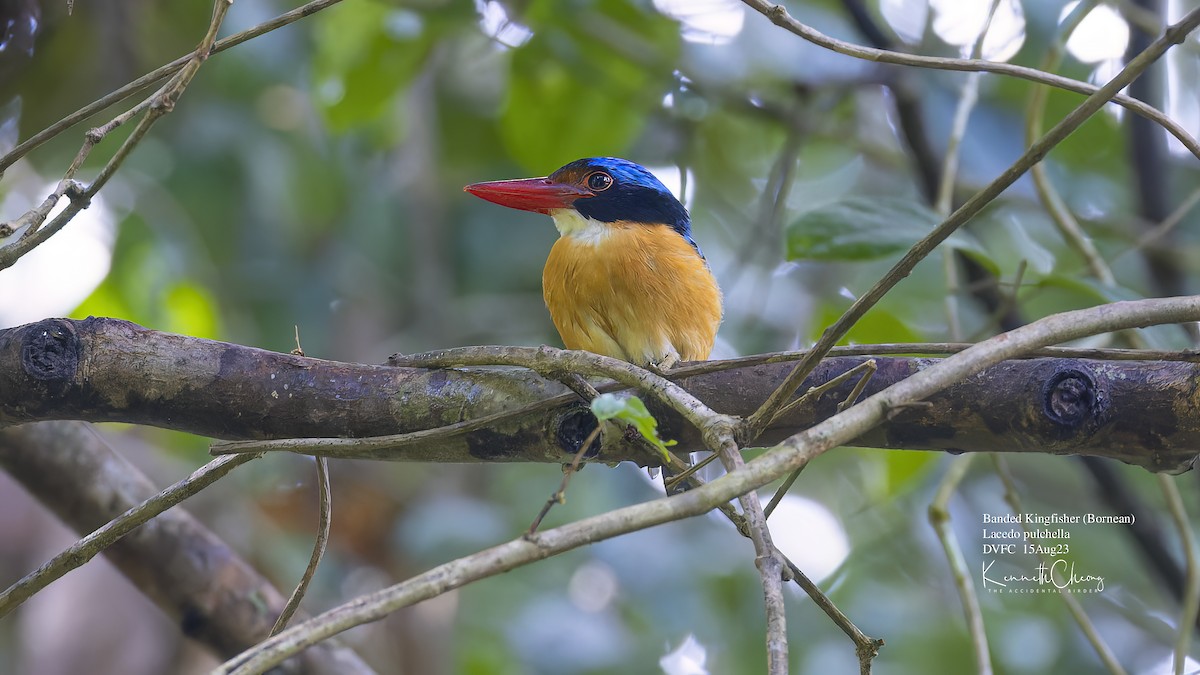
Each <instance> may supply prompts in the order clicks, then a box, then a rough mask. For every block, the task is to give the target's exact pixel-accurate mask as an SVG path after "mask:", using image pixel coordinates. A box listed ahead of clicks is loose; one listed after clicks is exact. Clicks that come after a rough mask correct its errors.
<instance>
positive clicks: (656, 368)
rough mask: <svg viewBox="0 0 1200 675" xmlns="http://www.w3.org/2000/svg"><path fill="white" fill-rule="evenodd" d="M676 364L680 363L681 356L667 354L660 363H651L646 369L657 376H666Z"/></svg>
mask: <svg viewBox="0 0 1200 675" xmlns="http://www.w3.org/2000/svg"><path fill="white" fill-rule="evenodd" d="M676 363H679V355H678V354H667V355H666V356H664V357H663V358H661V359H659V360H658V361H651V362H650V363H648V364H646V369H647V370H649V371H650V372H652V373H654V374H656V375H663V376H666V374H667V371H669V370H671V369H672V368H674V367H675V364H676Z"/></svg>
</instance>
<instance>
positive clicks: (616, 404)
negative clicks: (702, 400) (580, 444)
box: [592, 394, 675, 460]
mask: <svg viewBox="0 0 1200 675" xmlns="http://www.w3.org/2000/svg"><path fill="white" fill-rule="evenodd" d="M592 414H593V415H595V416H596V419H598V420H601V421H603V420H611V419H614V418H615V419H619V420H621V421H622V422H627V423H629V424H632V425H633V427H634V428H635V429H637V430H638V433H640V434H641V435H642V437H643V438H645V439H646V440H647V441H650V443H652V444H653V445H654V447H656V448H658V451H659V452H661V453H662V456H663V459H664V460H666V459H668V458H669V457H668V455H667V448H669V447H670V446H672V445H675V441H664V440H662V439H661V438H659V437H658V420H656V419H654V416H653V415H651V414H650V411H649V410H647V409H646V404H645V403H643V402H642V399H640V398H638V397H636V396H628V397H620V396H617V395H615V394H601V395H599V396H597V397H596V398H595V399H593V400H592Z"/></svg>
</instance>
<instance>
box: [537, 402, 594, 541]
mask: <svg viewBox="0 0 1200 675" xmlns="http://www.w3.org/2000/svg"><path fill="white" fill-rule="evenodd" d="M599 435H600V425H598V424H597V425H596V428H595V429H592V433H590V434H588V435H587V438H585V439H584V440H583V445H580V446H579V452H577V453H575V458H574V459H572V460H571V463H570V464H568V465H566V466H564V467H563V478H562V483H560V484H559V486H558V489H557V490H555V491H554V493H553V494H551V495H550V498H549V499H547V500H546V503H545V504H544V505H543V506H542V510H541V511H539V512H538V514H537V517H536V518H534V519H533V522H532V523H530V524H529V529H528V530H526V531H525V534H526V536H531V535H533V533H534V532H537V529H538V528H539V527H541V525H542V520H543V519H544V518H545V517H546V514H548V513H550V509H552V508H554V505H555V504H565V503H566V502H567V486H568V485H570V484H571V476H574V475H575V472H576V471H579V463H580V462H581V461H583V456H584V455H586V454H587V451H588V448H590V447H592V443H595V442H596V438H597V437H598V436H599Z"/></svg>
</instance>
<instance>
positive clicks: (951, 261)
mask: <svg viewBox="0 0 1200 675" xmlns="http://www.w3.org/2000/svg"><path fill="white" fill-rule="evenodd" d="M999 6H1000V0H992V4H991V6H990V7H989V8H988V13H987V18H986V19H985V20H984V23H983V27H982V28H980V29H979V35H978V36H977V37H976V38H975V44H974V45H972V46H971V58H972V59H978V58H979V57H980V56H982V55H983V41H984V39H985V38H987V34H988V28H989V27H991V25H992V19H993V18H994V17H995V16H996V8H997V7H999ZM982 77H983V73H980V72H978V71H976V72H973V73H968V74H967V80H966V82H963V87H962V93H961V94H960V95H959V97H958V105H957V106H956V107H955V109H954V120H953V122H952V123H951V125H950V136H949V138H948V139H947V140H946V156H945V158H944V159H943V162H942V177H941V182H940V183H939V184H938V192H937V200H936V201H935V203H934V207H933V208H934V211H936V212H937V213H938V215H939V216H941V217H942V218H945V217H946V216H948V215H950V211H951V209H952V208H953V202H954V186H955V185H956V184H957V182H958V151H959V147H960V146H961V145H962V139H963V138H964V137H965V136H966V135H967V123H968V122H969V121H970V119H971V111H972V110H973V109H974V108H975V103H976V102H977V101H978V100H979V80H980V79H982ZM942 273H943V275H944V276H945V279H946V300H945V305H946V325H947V326H948V327H949V329H950V330H949V333H950V339H951V340H955V341H957V340H961V339H962V335H963V329H962V320H961V319H960V317H959V312H958V263H957V255H956V253H955V251H954V249H952V248H950V247H947V248H944V249H942Z"/></svg>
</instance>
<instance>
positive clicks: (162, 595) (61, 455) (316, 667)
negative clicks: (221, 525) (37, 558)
mask: <svg viewBox="0 0 1200 675" xmlns="http://www.w3.org/2000/svg"><path fill="white" fill-rule="evenodd" d="M0 466H2V467H3V468H4V469H5V470H6V471H8V472H9V473H11V474H12V475H13V477H15V478H16V479H17V480H19V481H20V482H21V483H22V484H23V485H24V486H25V489H26V490H28V491H29V492H30V493H31V494H32V495H33V496H34V497H36V498H37V499H38V500H39V501H41V502H42V503H43V504H45V505H46V506H47V507H48V508H50V509H51V510H52V511H54V513H55V514H56V515H57V516H58V517H59V518H61V519H62V520H63V522H65V523H66V524H67V525H68V526H70V527H71V528H73V529H75V530H76V531H78V532H91V531H92V530H95V529H96V528H99V527H101V526H104V525H105V524H106V523H107V522H108V521H110V520H112V519H114V518H117V517H118V516H120V515H121V514H122V513H123V512H125V511H126V510H128V509H130V508H132V507H134V506H137V505H138V504H140V503H141V502H143V501H145V500H147V499H150V498H152V497H154V496H155V495H156V493H157V492H158V488H157V487H155V486H154V484H153V483H151V482H150V480H149V479H148V478H146V476H144V475H143V474H142V473H141V471H139V470H138V469H137V467H135V466H133V465H132V464H130V463H129V462H128V461H126V460H125V459H124V458H123V457H121V456H120V455H118V454H117V453H115V452H113V450H112V449H111V448H109V447H108V445H107V444H106V443H104V441H103V440H102V439H101V438H100V436H99V435H98V434H96V432H95V431H94V430H93V429H91V428H90V427H89V426H88V425H86V424H79V423H73V422H56V423H43V424H28V425H23V426H21V427H18V428H14V429H4V430H0ZM105 555H106V556H107V557H108V559H109V560H110V561H112V563H113V564H114V565H116V566H117V568H118V569H120V570H121V572H122V573H123V574H124V575H125V576H126V577H128V578H129V579H130V580H131V581H132V582H133V583H134V584H135V585H136V586H137V587H138V588H139V589H140V590H141V591H142V592H143V593H144V594H145V595H146V596H147V597H149V598H150V599H151V600H152V601H154V602H155V603H156V604H157V605H158V606H159V608H161V609H162V610H163V612H164V613H165V614H166V615H167V616H168V617H169V618H170V619H171V621H173V622H175V623H176V624H177V625H178V626H179V627H180V630H181V631H182V632H183V634H184V635H187V636H188V637H191V638H193V639H195V640H198V641H199V642H201V643H203V644H205V645H207V646H208V647H209V648H211V649H212V650H213V651H214V652H215V653H216V654H218V655H219V656H222V657H229V656H231V655H233V654H236V653H237V652H239V651H241V650H243V649H246V648H248V647H250V646H252V645H253V644H255V643H256V642H258V641H259V640H262V639H264V638H265V637H266V636H267V634H268V633H269V632H270V630H271V624H272V622H274V621H275V616H276V615H277V614H278V613H279V610H280V609H281V608H282V607H283V603H284V601H283V597H282V596H281V595H280V593H279V592H278V591H277V590H275V588H274V587H273V586H272V585H271V584H270V582H268V581H267V580H266V579H264V578H263V577H262V576H261V575H259V574H258V572H256V571H254V569H253V568H252V567H250V565H248V564H247V563H246V562H245V561H244V560H242V559H241V558H240V557H238V555H237V554H236V553H234V552H233V551H231V550H230V549H229V547H228V546H226V545H225V544H224V543H223V542H222V541H221V540H220V539H218V538H217V536H216V535H214V534H213V533H212V532H210V531H209V530H208V529H207V528H205V527H204V526H203V525H201V524H200V523H199V522H198V521H197V520H195V519H194V518H192V517H191V516H190V515H189V514H187V513H186V512H184V511H181V510H180V509H178V508H176V509H171V510H169V511H167V512H165V513H162V514H159V515H158V516H157V517H156V518H154V519H153V520H151V521H149V522H147V523H144V524H142V525H141V526H140V527H138V528H137V529H136V530H134V531H132V532H130V533H129V534H127V535H125V536H124V537H123V538H122V539H120V540H119V541H117V542H116V543H114V544H112V545H111V546H110V547H108V548H107V549H106V550H105ZM285 672H289V673H329V674H331V675H332V674H334V673H338V674H340V673H347V674H349V673H370V672H373V671H372V670H371V669H370V668H369V667H368V666H366V664H364V663H362V661H360V660H359V658H358V657H357V656H356V655H355V654H354V653H353V652H351V651H349V650H347V649H344V648H342V647H340V646H338V645H336V644H329V645H327V646H322V647H321V648H320V649H318V650H310V651H308V652H305V654H304V655H303V656H302V657H301V658H300V659H298V661H297V662H296V663H291V664H288V666H287V667H286V670H285Z"/></svg>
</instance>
